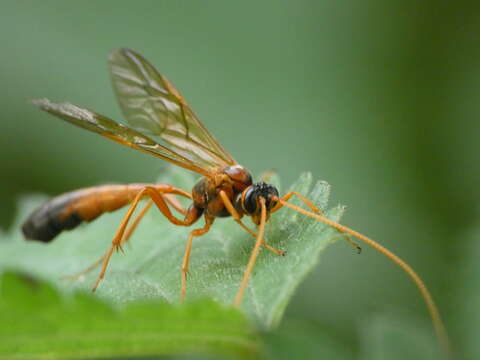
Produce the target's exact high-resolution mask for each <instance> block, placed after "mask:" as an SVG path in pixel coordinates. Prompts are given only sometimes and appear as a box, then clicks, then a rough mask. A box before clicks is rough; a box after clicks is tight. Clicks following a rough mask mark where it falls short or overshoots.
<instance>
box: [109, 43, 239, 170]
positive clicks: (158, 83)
mask: <svg viewBox="0 0 480 360" xmlns="http://www.w3.org/2000/svg"><path fill="white" fill-rule="evenodd" d="M109 64H110V71H111V75H112V82H113V87H114V89H115V93H116V95H117V99H118V102H119V103H120V106H121V108H122V111H123V113H124V115H125V118H126V121H127V122H128V123H129V124H130V125H131V126H132V127H134V128H135V129H137V130H138V131H140V132H142V133H144V134H146V135H149V136H151V137H152V138H154V139H155V140H157V141H158V142H159V143H163V144H165V145H166V146H169V147H171V148H172V149H173V150H174V151H175V152H178V153H179V154H181V155H182V156H184V157H186V158H188V159H190V160H191V161H192V162H194V163H197V164H199V165H201V166H204V167H207V168H212V167H214V168H218V167H225V166H228V165H233V164H235V163H236V162H235V160H234V159H233V158H232V156H231V155H230V154H229V153H228V152H227V151H226V150H225V149H224V148H223V147H222V146H221V145H220V144H219V143H218V141H217V140H216V139H215V138H214V137H213V135H211V134H210V133H209V132H208V130H207V129H206V128H205V127H204V126H203V124H202V123H201V122H200V120H199V119H198V118H197V117H196V115H195V114H194V113H193V111H192V109H191V108H190V106H188V104H187V103H186V102H185V101H184V99H183V97H182V96H181V95H180V93H179V92H178V90H177V89H176V88H175V87H174V86H173V84H172V83H171V82H170V81H169V80H168V79H167V78H166V77H165V76H164V75H162V74H160V73H159V72H158V71H157V70H156V69H155V68H154V67H153V66H152V65H151V64H150V63H149V62H148V61H147V60H145V59H144V58H143V57H142V56H141V55H139V54H137V53H135V52H133V51H132V50H128V49H118V50H115V51H113V52H112V53H111V55H110V58H109Z"/></svg>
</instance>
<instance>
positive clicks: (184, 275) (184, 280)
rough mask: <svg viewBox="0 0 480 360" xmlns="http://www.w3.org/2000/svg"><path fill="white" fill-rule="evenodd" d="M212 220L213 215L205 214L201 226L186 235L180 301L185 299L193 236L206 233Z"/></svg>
mask: <svg viewBox="0 0 480 360" xmlns="http://www.w3.org/2000/svg"><path fill="white" fill-rule="evenodd" d="M214 220H215V218H214V217H212V216H208V215H205V225H204V226H203V228H199V229H195V230H192V231H191V232H190V234H189V235H188V240H187V246H186V248H185V255H184V256H183V262H182V289H181V292H180V300H181V301H183V300H184V299H185V295H186V294H187V274H188V266H189V264H190V253H191V251H192V242H193V238H194V237H199V236H202V235H204V234H206V233H207V232H208V231H209V230H210V226H212V224H213V221H214Z"/></svg>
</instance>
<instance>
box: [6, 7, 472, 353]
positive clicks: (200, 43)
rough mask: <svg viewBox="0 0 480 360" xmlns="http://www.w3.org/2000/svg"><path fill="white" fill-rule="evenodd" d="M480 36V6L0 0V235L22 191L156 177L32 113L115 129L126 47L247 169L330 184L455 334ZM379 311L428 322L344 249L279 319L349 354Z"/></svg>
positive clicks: (397, 280)
mask: <svg viewBox="0 0 480 360" xmlns="http://www.w3.org/2000/svg"><path fill="white" fill-rule="evenodd" d="M479 34H480V3H479V2H478V1H477V2H475V1H472V2H469V1H462V2H451V1H426V2H418V1H403V0H398V1H397V0H394V1H380V0H366V1H362V2H358V1H333V0H328V1H327V0H325V1H290V2H287V1H283V2H255V1H242V2H233V1H226V2H225V1H203V2H197V1H191V2H187V1H135V2H133V1H128V2H127V1H102V2H93V1H92V2H83V3H81V4H80V3H74V2H64V1H42V2H40V1H4V0H3V1H1V3H0V44H1V48H0V79H1V82H2V84H1V90H0V91H1V97H0V102H1V103H0V105H1V120H0V121H1V126H0V166H1V167H0V169H1V170H0V171H1V174H2V176H1V177H0V199H1V200H0V203H1V206H0V224H1V225H2V226H3V227H7V226H8V225H9V224H10V223H11V221H12V219H13V216H14V214H15V202H16V198H17V197H18V196H20V195H22V194H25V193H31V192H44V193H48V194H52V195H53V194H58V193H60V192H63V191H68V190H72V189H76V188H79V187H84V186H90V185H93V184H99V183H105V182H137V181H152V180H154V179H155V178H156V177H157V175H158V173H159V171H161V169H162V167H163V166H164V164H163V163H161V162H159V160H158V159H155V158H153V157H149V156H147V155H144V154H142V153H139V152H135V151H131V150H130V149H128V148H123V147H121V146H118V145H117V144H115V143H113V142H110V141H106V140H105V139H103V138H101V137H99V136H95V135H92V134H90V133H87V132H86V131H80V130H79V129H78V128H75V127H73V126H70V125H68V124H66V123H62V122H61V121H58V120H57V119H54V118H53V117H50V116H48V115H47V114H44V113H42V112H40V111H38V110H37V109H35V108H34V107H33V106H31V105H30V104H29V103H28V100H29V99H31V98H35V97H49V98H51V99H56V100H68V101H71V102H74V103H77V104H80V105H84V106H86V107H88V108H91V109H95V110H96V111H98V112H100V113H103V114H105V115H108V116H111V117H112V118H113V119H120V118H121V115H120V110H119V108H118V106H117V104H116V102H115V99H114V97H113V93H112V90H111V87H110V80H109V74H108V72H107V66H106V58H107V55H108V53H109V51H110V50H111V49H113V48H117V47H130V48H132V49H134V50H136V51H138V52H140V53H141V54H143V55H144V56H145V57H146V58H147V59H149V60H150V61H151V62H152V63H153V64H154V65H156V66H157V67H158V68H159V69H160V71H162V72H163V73H165V74H166V75H167V76H168V77H169V78H170V79H171V80H172V81H173V82H174V83H175V84H176V86H177V87H178V88H179V89H180V90H181V91H182V93H183V95H184V96H185V98H186V99H187V101H188V102H189V103H190V104H191V106H192V107H193V108H194V109H195V110H196V112H197V114H198V115H199V117H200V118H201V119H203V122H204V123H205V124H206V126H207V127H208V128H209V129H210V130H211V131H212V132H213V133H214V134H215V136H216V137H217V138H219V139H220V140H221V142H222V144H223V145H224V146H225V147H226V148H227V149H229V150H230V152H231V153H232V154H233V155H234V157H236V159H237V160H239V161H240V162H241V163H242V164H243V165H244V166H246V167H247V168H249V169H250V170H251V171H252V172H253V173H255V174H259V173H261V171H262V170H264V169H266V168H275V169H277V170H278V172H279V173H280V175H281V176H282V178H283V179H284V183H285V184H288V183H290V182H291V181H293V180H294V179H295V178H296V177H297V176H298V175H299V173H300V172H302V171H305V170H308V171H311V172H312V173H313V174H314V177H315V178H319V179H324V180H326V181H328V182H329V183H331V184H332V186H333V199H332V200H333V203H337V202H341V203H343V204H346V205H348V212H347V215H346V216H345V217H344V220H343V222H344V223H345V224H346V225H349V226H351V227H352V228H354V229H357V230H359V231H360V232H363V233H365V234H367V235H369V236H371V237H373V238H374V239H376V240H378V241H379V242H381V243H383V244H384V245H386V246H387V247H388V248H390V249H392V250H394V251H395V252H396V253H397V254H398V255H400V256H401V257H402V258H404V259H405V260H407V262H409V263H410V264H411V265H412V266H413V267H414V268H415V269H416V270H418V272H419V273H420V274H421V276H422V277H423V278H424V280H425V281H426V283H427V284H428V285H429V287H430V289H431V291H432V293H433V295H434V297H435V298H436V300H437V302H438V305H439V307H440V308H441V310H442V312H443V313H444V316H445V317H446V322H447V327H452V325H451V324H452V323H454V322H455V311H454V308H453V305H452V304H454V303H455V301H456V299H455V296H456V295H455V294H456V292H457V290H458V284H457V283H456V281H455V271H457V270H458V269H459V268H461V267H462V252H461V249H462V243H461V242H462V239H463V237H462V234H464V233H465V231H466V230H468V229H469V228H470V227H471V226H472V225H473V224H474V223H475V222H476V218H477V215H478V207H477V205H476V204H477V202H478V199H479V197H480V190H479V188H478V186H477V184H478V181H479V177H480V167H479V166H478V160H477V154H478V148H479V147H478V141H479V138H480V121H479V114H480V102H479V100H478V99H479V90H480V46H478V45H479ZM377 313H393V314H397V315H399V316H404V315H405V316H408V317H412V318H418V319H420V320H419V321H423V322H424V323H425V324H427V325H428V321H429V319H428V317H427V313H426V310H425V308H424V304H423V301H422V300H421V298H420V297H419V295H418V293H417V290H416V288H415V287H414V286H413V285H412V284H411V282H410V281H409V280H408V279H407V277H406V276H405V274H403V273H402V272H401V271H400V270H398V269H397V268H396V267H395V266H394V265H392V264H391V263H389V262H388V261H387V260H386V259H384V258H383V257H382V256H380V255H378V254H377V253H375V252H374V251H373V250H371V249H368V248H365V247H364V252H363V253H362V255H356V254H355V252H354V250H353V249H352V248H350V247H349V246H348V244H346V243H345V244H344V243H342V242H340V243H338V244H337V245H336V246H333V247H332V248H331V249H330V250H329V251H328V252H327V256H325V257H324V258H323V260H322V264H321V266H319V267H318V268H317V270H316V271H315V273H314V274H312V276H310V277H309V278H308V280H307V281H306V282H305V283H304V285H303V286H302V287H301V289H300V290H299V291H298V293H297V295H296V297H295V298H294V301H293V303H292V304H291V305H290V306H289V308H288V313H287V318H289V319H296V320H299V321H303V320H308V322H309V323H311V324H314V325H313V326H316V327H318V328H319V329H327V331H328V332H329V333H331V334H333V335H334V336H335V337H336V338H337V339H339V341H342V342H344V343H345V344H346V345H348V346H351V347H352V348H355V345H356V343H357V342H358V341H359V340H358V339H359V338H360V337H361V334H360V333H359V332H360V331H359V326H358V325H359V324H361V323H362V322H365V321H368V319H369V316H372V315H374V314H377ZM309 326H310V325H309ZM460 335H461V331H459V332H457V333H456V335H455V334H454V337H455V336H456V337H457V339H455V340H458V338H460V337H461V336H460Z"/></svg>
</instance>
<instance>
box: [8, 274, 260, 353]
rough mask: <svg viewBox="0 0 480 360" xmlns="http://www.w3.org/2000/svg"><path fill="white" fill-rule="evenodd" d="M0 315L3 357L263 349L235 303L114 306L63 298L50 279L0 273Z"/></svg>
mask: <svg viewBox="0 0 480 360" xmlns="http://www.w3.org/2000/svg"><path fill="white" fill-rule="evenodd" d="M0 317H1V319H2V321H1V322H0V359H9V360H12V359H84V358H86V357H88V358H93V357H103V356H108V357H109V358H111V357H114V356H146V355H152V354H155V355H161V354H172V353H174V354H190V353H196V354H199V353H200V354H202V353H208V354H215V355H224V356H225V355H228V356H229V357H235V358H252V357H253V358H258V357H259V355H260V353H261V352H260V350H261V346H260V342H259V340H258V338H257V336H256V335H254V334H252V331H251V329H250V326H249V324H248V322H247V321H246V319H245V318H244V316H243V315H242V314H241V313H240V312H238V311H237V310H235V309H233V308H231V307H228V308H227V307H225V306H221V305H219V304H217V303H214V302H212V301H206V300H204V301H199V302H193V303H190V304H187V305H184V306H178V305H177V306H173V305H169V304H165V303H163V304H162V303H159V302H158V301H157V302H150V303H137V304H130V305H128V306H125V307H123V308H122V309H121V310H114V309H113V308H112V307H111V306H110V305H107V304H105V303H102V302H101V301H99V300H98V299H95V298H93V297H92V296H91V295H87V296H85V295H82V294H75V295H73V296H70V297H67V298H61V297H60V296H59V294H58V293H57V291H56V290H55V289H54V288H52V287H51V286H49V285H48V284H46V283H43V282H38V281H36V280H34V279H32V278H30V277H25V276H23V277H19V276H17V275H15V274H13V273H8V272H7V273H5V274H4V275H3V277H2V279H1V296H0Z"/></svg>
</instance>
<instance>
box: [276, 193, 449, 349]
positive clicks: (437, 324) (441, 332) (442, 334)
mask: <svg viewBox="0 0 480 360" xmlns="http://www.w3.org/2000/svg"><path fill="white" fill-rule="evenodd" d="M278 201H279V202H280V203H281V204H282V205H283V206H286V207H289V208H290V209H293V210H295V211H297V212H299V213H301V214H304V215H306V216H309V217H311V218H314V219H316V220H318V221H321V222H323V223H325V224H327V225H329V226H331V227H333V228H335V229H337V230H338V231H340V232H343V233H348V234H350V235H352V236H354V237H356V238H357V239H359V240H361V241H363V242H364V243H366V244H368V245H370V246H371V247H373V248H374V249H375V250H377V251H379V252H381V253H382V254H383V255H385V256H386V257H387V258H389V259H390V260H391V261H393V262H394V263H395V264H397V265H398V266H400V267H401V268H402V269H403V271H405V272H406V273H407V275H408V276H410V278H411V279H412V281H413V282H414V283H415V285H416V286H417V288H418V290H419V291H420V294H421V295H422V297H423V299H424V300H425V303H426V305H427V308H428V311H429V313H430V317H431V318H432V323H433V328H434V329H435V333H436V335H437V338H438V341H439V342H440V345H441V346H442V348H443V350H444V351H445V353H446V354H447V355H449V357H451V356H450V354H451V352H450V341H449V338H448V334H447V330H446V328H445V325H444V324H443V321H442V318H441V316H440V312H439V311H438V308H437V306H436V305H435V302H434V301H433V298H432V296H431V295H430V292H429V291H428V289H427V287H426V285H425V283H424V282H423V281H422V279H421V278H420V276H418V275H417V273H416V272H415V271H414V270H413V269H412V268H411V267H410V265H408V264H407V263H406V262H405V261H403V260H402V259H400V258H399V257H398V256H397V255H395V254H394V253H392V252H391V251H390V250H388V249H386V248H385V247H383V246H382V245H380V244H379V243H377V242H375V241H373V240H372V239H370V238H368V237H366V236H365V235H362V234H360V233H359V232H357V231H355V230H352V229H350V228H348V227H346V226H344V225H342V224H338V223H336V222H335V221H332V220H330V219H328V218H326V217H324V216H321V215H318V214H315V213H313V212H310V211H308V210H305V209H303V208H301V207H299V206H296V205H293V204H291V203H289V202H287V201H284V200H282V199H280V198H279V199H278Z"/></svg>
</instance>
